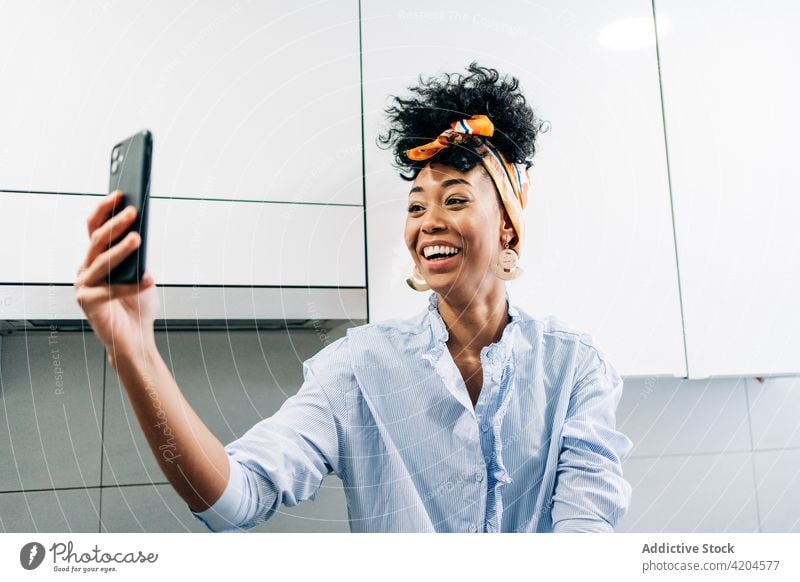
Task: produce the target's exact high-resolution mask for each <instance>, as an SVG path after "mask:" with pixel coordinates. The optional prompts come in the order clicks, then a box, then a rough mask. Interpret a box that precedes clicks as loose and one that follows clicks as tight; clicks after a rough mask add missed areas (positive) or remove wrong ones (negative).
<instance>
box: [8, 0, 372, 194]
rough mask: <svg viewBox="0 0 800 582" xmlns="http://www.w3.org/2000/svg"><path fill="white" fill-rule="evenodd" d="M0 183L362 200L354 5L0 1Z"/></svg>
mask: <svg viewBox="0 0 800 582" xmlns="http://www.w3.org/2000/svg"><path fill="white" fill-rule="evenodd" d="M0 73H1V74H2V83H3V90H2V91H0V111H2V112H3V115H2V116H0V136H2V139H1V140H0V189H4V190H17V191H30V190H34V191H43V192H73V193H93V194H97V193H105V192H106V191H107V188H108V157H109V154H110V150H111V146H112V145H113V144H115V143H117V142H118V141H120V140H121V139H123V138H125V137H127V136H129V135H131V134H133V133H135V132H136V131H138V130H140V129H142V128H148V129H150V130H151V131H152V132H153V136H154V140H155V145H154V156H155V157H154V163H153V190H152V192H153V194H154V195H165V196H180V197H203V198H223V199H244V200H278V201H313V202H324V203H331V202H334V203H348V204H358V205H361V204H362V200H363V199H362V189H361V180H360V177H361V155H360V152H361V121H360V101H359V61H358V4H357V2H355V1H353V2H344V3H342V2H334V1H327V2H315V1H311V0H299V1H296V2H291V3H282V2H277V1H270V2H232V3H225V2H210V1H201V2H194V1H192V2H190V1H188V0H177V1H172V2H159V3H155V2H151V3H142V2H137V1H135V0H123V1H117V2H75V3H65V2H58V1H56V0H45V1H43V2H24V1H22V0H17V1H15V2H6V3H4V4H3V15H2V18H0Z"/></svg>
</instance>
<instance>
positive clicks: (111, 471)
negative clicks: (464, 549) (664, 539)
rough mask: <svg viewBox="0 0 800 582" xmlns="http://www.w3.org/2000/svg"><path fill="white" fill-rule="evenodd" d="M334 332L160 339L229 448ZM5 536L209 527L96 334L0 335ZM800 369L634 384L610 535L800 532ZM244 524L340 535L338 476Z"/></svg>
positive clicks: (626, 400)
mask: <svg viewBox="0 0 800 582" xmlns="http://www.w3.org/2000/svg"><path fill="white" fill-rule="evenodd" d="M343 333H344V328H339V329H338V330H335V331H334V332H332V333H330V334H328V338H327V339H326V338H324V337H321V336H319V335H318V334H317V333H316V332H315V331H292V332H286V331H282V332H278V331H268V332H264V331H261V332H256V331H250V332H243V331H237V332H231V333H226V332H202V333H201V334H200V335H198V334H197V333H194V332H170V333H169V334H167V333H166V332H160V333H159V334H158V342H159V348H160V350H161V354H162V356H163V357H164V359H165V361H166V362H167V364H168V365H169V366H170V368H171V370H172V371H173V373H174V374H175V376H176V379H177V381H178V385H179V386H180V387H181V388H182V390H183V392H184V394H185V395H186V397H187V398H188V400H189V401H190V403H191V404H192V406H193V407H194V408H195V409H196V410H197V412H198V414H199V415H200V417H201V418H203V419H204V420H205V421H206V423H207V424H208V425H209V426H210V428H211V429H212V431H214V433H215V434H216V435H217V436H218V437H219V438H220V440H222V441H223V442H224V443H227V442H230V441H231V440H233V439H234V438H236V437H237V436H239V435H241V434H242V433H243V432H245V431H246V430H247V429H248V428H250V427H251V426H252V425H253V424H255V423H256V422H257V421H258V420H259V419H261V418H264V417H266V416H269V415H270V414H272V413H273V412H275V411H276V410H277V409H278V407H279V406H280V404H281V403H282V402H283V400H284V399H285V398H286V397H287V396H288V395H290V394H292V393H294V392H295V391H296V390H297V389H298V388H299V387H300V384H301V383H302V366H301V362H302V361H303V360H305V359H307V358H309V357H310V356H312V355H313V354H315V353H316V352H318V351H319V350H320V349H321V348H322V347H323V345H324V342H326V341H332V340H333V339H335V338H336V337H340V336H341V334H343ZM0 340H1V341H2V344H0V346H1V347H0V351H1V352H2V354H1V357H0V381H1V382H2V385H1V386H0V389H1V390H2V398H1V399H0V452H1V453H2V454H0V531H6V532H12V531H51V532H52V531H84V532H97V531H104V532H105V531H108V532H141V531H146V532H184V531H205V529H204V528H203V527H202V525H201V524H199V523H198V522H197V521H195V519H194V518H193V517H192V516H191V514H190V513H189V511H188V509H187V507H186V505H185V504H184V503H183V502H182V500H181V499H180V498H179V497H178V496H177V494H176V493H174V492H173V490H172V488H171V486H170V485H169V484H168V483H167V482H166V480H165V478H164V476H163V475H162V474H161V472H160V469H159V468H158V466H157V464H156V462H155V460H154V458H153V456H152V453H151V452H150V449H149V448H148V446H147V443H146V441H145V439H144V437H143V435H142V433H141V430H140V429H139V426H138V424H137V422H136V419H135V417H134V416H133V414H132V411H131V408H130V406H129V404H128V401H127V397H126V396H125V395H124V394H123V392H122V389H121V386H120V384H119V382H118V381H117V378H116V375H115V374H114V373H113V371H112V370H110V369H107V368H106V367H105V358H104V353H103V349H102V346H101V345H100V344H99V343H98V342H97V341H96V339H95V338H94V336H93V335H91V334H81V333H64V332H54V333H50V332H47V331H44V332H33V333H28V334H24V333H18V334H12V335H9V336H5V337H2V338H0ZM798 409H800V378H773V379H769V380H767V381H765V382H764V383H760V382H758V381H757V380H755V379H751V378H747V379H744V378H731V379H726V378H717V379H713V380H709V381H700V380H695V381H686V380H676V379H665V378H628V379H626V382H625V392H624V396H623V398H622V401H621V403H620V406H619V410H618V422H619V426H620V428H621V429H622V430H623V431H624V432H625V433H626V434H627V435H628V436H629V437H630V438H631V439H632V440H633V441H634V443H635V447H634V449H633V451H632V453H631V455H630V456H629V458H628V459H627V460H626V462H625V466H624V468H625V475H626V477H627V478H628V480H629V481H630V482H631V484H632V485H633V490H634V493H633V500H632V503H631V507H630V509H629V511H628V513H627V514H626V516H625V518H624V520H623V521H622V523H621V524H620V527H619V528H618V529H619V531H698V532H699V531H710V532H722V531H735V532H746V531H770V532H777V531H781V532H783V531H795V532H797V531H800V510H798V507H797V503H796V500H797V499H799V498H800V478H799V477H800V429H798V426H799V425H798V422H797V415H796V414H795V412H794V411H796V410H798ZM253 531H348V526H347V510H346V505H345V500H344V495H343V492H342V489H341V483H340V482H339V480H338V479H337V478H336V477H334V476H330V477H328V478H327V479H326V480H325V482H324V483H323V488H322V490H321V491H320V493H319V494H318V496H317V498H316V500H314V501H307V502H304V503H302V504H300V505H299V506H297V507H295V508H282V509H281V510H280V513H279V514H276V515H275V516H274V517H273V518H272V519H271V520H269V521H268V522H266V523H265V524H262V525H261V526H259V527H258V528H255V529H254V530H253Z"/></svg>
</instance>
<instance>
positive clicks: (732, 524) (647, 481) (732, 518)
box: [617, 453, 758, 532]
mask: <svg viewBox="0 0 800 582" xmlns="http://www.w3.org/2000/svg"><path fill="white" fill-rule="evenodd" d="M623 470H624V474H625V478H626V479H627V480H628V481H629V482H630V483H631V486H632V487H633V497H632V501H631V507H630V509H629V510H628V512H627V513H626V515H625V517H623V519H622V521H621V522H620V524H619V527H618V529H617V531H622V532H756V531H758V516H757V511H756V495H755V487H754V484H753V467H752V464H751V458H750V453H736V454H721V455H695V456H675V457H660V458H654V459H629V460H628V461H626V462H625V464H624V467H623Z"/></svg>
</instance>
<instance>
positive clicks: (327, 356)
mask: <svg viewBox="0 0 800 582" xmlns="http://www.w3.org/2000/svg"><path fill="white" fill-rule="evenodd" d="M506 300H507V302H508V310H509V315H510V317H511V321H510V322H509V323H508V324H507V325H506V327H505V329H504V331H503V334H502V337H501V339H500V341H498V342H496V343H493V344H491V345H489V346H487V347H484V348H483V349H482V350H481V355H480V357H481V364H482V367H483V388H482V389H481V393H480V396H479V398H478V401H477V403H476V405H475V407H474V408H473V405H472V402H471V400H470V397H469V394H468V392H467V388H466V385H465V384H464V381H463V378H462V376H461V373H460V371H459V369H458V367H457V366H456V364H455V362H454V360H453V358H452V356H451V355H450V351H449V350H448V348H447V345H446V343H445V342H446V341H447V339H448V331H447V328H446V327H445V325H444V322H443V320H442V318H441V315H440V314H439V311H438V297H437V295H436V294H435V293H433V292H432V293H431V294H430V301H429V306H428V309H427V310H425V311H423V312H422V313H420V314H419V315H417V316H415V317H413V318H408V319H394V320H389V321H384V322H378V323H371V324H367V325H363V326H359V327H355V328H351V329H349V330H348V331H347V336H346V337H343V338H341V339H339V340H337V341H335V342H333V343H332V344H330V345H328V346H326V347H325V348H324V349H323V350H321V351H320V352H319V353H317V354H316V355H315V356H314V357H312V358H310V359H308V360H306V361H305V362H304V363H303V373H304V382H303V385H302V386H301V388H300V390H299V392H298V393H297V394H296V395H294V396H292V397H290V398H288V399H287V400H286V401H285V402H284V404H283V406H281V408H280V410H278V411H277V412H276V413H275V414H274V415H273V416H271V417H269V418H266V419H264V420H262V421H261V422H259V423H258V424H256V425H255V426H253V427H252V428H251V429H250V430H249V431H248V432H247V433H245V434H244V435H243V436H242V437H241V438H239V439H237V440H235V441H233V442H232V443H230V444H229V445H227V446H226V447H225V450H226V451H227V453H228V461H229V464H230V479H229V481H228V485H227V487H226V489H225V491H224V492H223V493H222V496H221V497H220V498H219V499H218V500H217V501H216V502H215V503H214V505H212V506H211V507H209V508H208V509H206V510H204V511H202V512H192V514H193V515H194V516H195V517H196V518H197V519H199V520H200V521H201V522H202V523H204V524H205V525H206V526H207V527H208V528H209V529H210V530H211V531H238V530H244V529H248V528H250V527H253V526H254V525H256V524H258V523H261V522H263V521H264V520H266V519H269V518H270V517H271V516H272V515H273V514H274V512H275V511H276V510H277V509H278V508H279V506H280V504H284V505H286V506H293V505H296V504H298V503H300V502H301V501H304V500H306V499H314V498H315V496H316V493H317V491H318V489H319V487H320V485H321V484H322V481H323V479H324V478H325V476H326V475H328V474H330V473H335V474H336V475H338V476H339V477H340V478H341V480H342V483H343V486H344V493H345V497H346V499H347V510H348V517H349V520H350V530H351V531H353V532H478V531H480V532H497V531H502V532H550V531H556V532H559V531H597V532H608V531H613V528H614V527H615V526H616V524H617V522H618V521H619V519H620V518H621V517H622V515H623V514H624V512H625V510H626V509H627V507H628V504H629V501H630V496H631V487H630V485H629V484H628V482H627V481H625V479H624V478H623V476H622V468H621V462H622V460H623V459H624V458H625V457H626V455H627V454H628V453H629V451H630V449H631V447H632V443H631V441H630V440H629V439H628V438H627V437H626V436H625V435H623V434H622V433H620V432H618V431H617V430H616V426H615V425H616V421H615V416H616V408H617V403H618V402H619V398H620V396H621V394H622V379H621V378H620V377H619V375H618V374H617V372H616V370H615V369H614V368H613V367H612V365H611V364H610V363H609V362H608V360H607V359H606V358H605V357H604V356H603V354H602V352H601V351H600V350H599V349H598V348H597V346H595V345H594V343H593V341H592V339H591V337H590V336H588V335H586V334H582V333H579V332H576V331H573V330H571V329H568V328H567V327H566V326H564V325H563V324H562V323H560V322H559V321H558V320H557V319H555V318H553V317H548V318H547V319H546V320H544V321H543V320H539V319H536V318H533V317H531V316H530V315H528V314H526V313H525V312H524V311H522V310H521V309H520V308H518V307H516V306H515V305H514V304H513V302H512V300H511V297H510V295H509V294H508V291H506Z"/></svg>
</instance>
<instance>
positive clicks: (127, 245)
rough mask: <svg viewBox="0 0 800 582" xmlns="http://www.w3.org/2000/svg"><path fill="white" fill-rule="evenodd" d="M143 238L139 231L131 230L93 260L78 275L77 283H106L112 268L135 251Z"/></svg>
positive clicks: (92, 284)
mask: <svg viewBox="0 0 800 582" xmlns="http://www.w3.org/2000/svg"><path fill="white" fill-rule="evenodd" d="M141 240H142V239H141V237H140V236H139V233H138V232H129V233H128V235H127V236H126V237H124V238H123V239H122V240H121V241H119V242H118V243H117V244H115V245H114V246H112V247H111V248H110V249H108V250H106V251H104V252H102V253H100V254H99V255H98V256H97V257H96V258H95V259H94V260H93V261H92V263H91V265H89V267H88V268H87V269H86V270H85V271H84V272H83V273H82V274H81V275H79V276H78V278H77V279H76V281H75V285H76V286H83V285H89V286H94V285H103V284H105V282H106V279H107V277H108V274H109V273H110V272H111V270H112V269H113V268H114V267H116V266H117V265H119V264H120V263H121V262H122V261H123V260H125V258H126V257H127V256H128V255H130V254H131V253H132V252H133V251H135V250H136V249H137V248H138V247H139V244H140V243H141Z"/></svg>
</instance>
